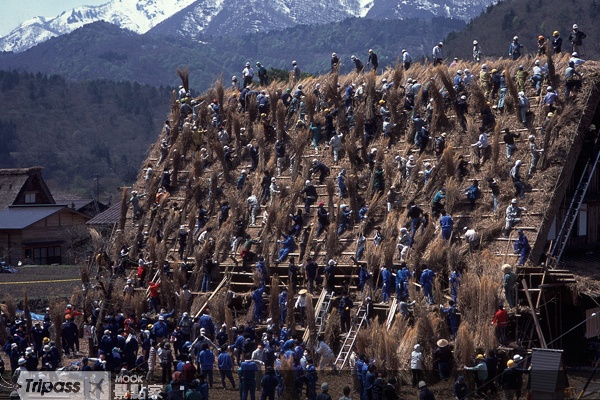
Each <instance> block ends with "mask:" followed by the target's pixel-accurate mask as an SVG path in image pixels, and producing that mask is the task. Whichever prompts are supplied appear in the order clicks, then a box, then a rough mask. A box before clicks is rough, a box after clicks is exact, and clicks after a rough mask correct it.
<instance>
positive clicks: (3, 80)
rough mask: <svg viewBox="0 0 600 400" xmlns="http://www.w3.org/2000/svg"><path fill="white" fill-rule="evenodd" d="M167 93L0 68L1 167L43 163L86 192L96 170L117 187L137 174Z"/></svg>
mask: <svg viewBox="0 0 600 400" xmlns="http://www.w3.org/2000/svg"><path fill="white" fill-rule="evenodd" d="M169 101H170V90H168V89H167V88H164V87H159V88H156V87H151V86H147V85H140V84H138V83H131V82H110V81H84V82H77V83H75V82H68V81H66V80H65V79H63V78H61V77H59V76H56V75H53V76H46V75H42V74H35V75H34V74H30V73H23V72H21V73H19V72H16V71H12V72H11V71H0V104H2V111H1V112H0V168H12V167H30V166H34V165H40V166H43V167H44V177H45V179H47V180H48V181H50V183H55V184H58V185H60V186H61V187H64V188H65V189H67V188H68V189H71V190H74V191H79V192H81V193H82V194H84V193H85V194H86V195H88V196H89V189H90V188H92V187H93V184H94V182H93V179H94V177H95V175H96V174H98V176H99V178H100V183H101V190H107V191H110V192H114V187H115V186H117V185H119V184H123V183H127V182H131V181H132V180H133V179H134V178H135V176H136V173H137V170H138V169H139V166H140V163H141V161H142V160H143V159H144V155H145V153H146V150H147V149H148V146H149V144H150V143H153V142H154V141H155V140H156V135H157V133H158V132H160V127H161V125H162V123H163V122H164V114H165V109H166V108H167V107H168V105H169Z"/></svg>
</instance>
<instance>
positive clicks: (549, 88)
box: [546, 86, 554, 92]
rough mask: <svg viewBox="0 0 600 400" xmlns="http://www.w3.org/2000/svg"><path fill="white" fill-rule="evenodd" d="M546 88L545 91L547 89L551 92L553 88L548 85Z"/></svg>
mask: <svg viewBox="0 0 600 400" xmlns="http://www.w3.org/2000/svg"><path fill="white" fill-rule="evenodd" d="M546 90H547V91H549V92H551V91H553V90H554V89H552V86H548V87H547V88H546Z"/></svg>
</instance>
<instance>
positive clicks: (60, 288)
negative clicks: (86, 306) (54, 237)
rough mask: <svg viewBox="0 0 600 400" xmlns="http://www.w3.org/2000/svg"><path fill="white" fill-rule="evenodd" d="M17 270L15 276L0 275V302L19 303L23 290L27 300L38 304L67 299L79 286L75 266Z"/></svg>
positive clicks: (42, 266)
mask: <svg viewBox="0 0 600 400" xmlns="http://www.w3.org/2000/svg"><path fill="white" fill-rule="evenodd" d="M17 270H18V272H17V273H16V274H0V302H3V301H6V299H12V300H13V301H14V302H15V303H19V301H21V300H22V299H23V293H24V290H25V289H27V297H28V298H29V300H36V302H39V303H43V302H46V301H49V300H51V299H54V298H68V297H70V296H71V294H72V293H73V289H74V288H75V287H78V286H80V284H81V281H80V279H79V266H77V265H27V266H22V267H18V268H17ZM32 311H41V310H32Z"/></svg>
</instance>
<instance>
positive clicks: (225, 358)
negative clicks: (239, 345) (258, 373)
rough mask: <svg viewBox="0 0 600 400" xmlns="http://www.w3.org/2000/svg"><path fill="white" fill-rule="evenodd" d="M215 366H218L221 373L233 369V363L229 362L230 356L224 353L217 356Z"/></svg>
mask: <svg viewBox="0 0 600 400" xmlns="http://www.w3.org/2000/svg"><path fill="white" fill-rule="evenodd" d="M217 364H218V366H219V370H221V371H231V370H232V369H233V361H232V360H231V355H230V354H229V353H228V352H226V351H224V352H223V353H221V354H219V358H218V359H217Z"/></svg>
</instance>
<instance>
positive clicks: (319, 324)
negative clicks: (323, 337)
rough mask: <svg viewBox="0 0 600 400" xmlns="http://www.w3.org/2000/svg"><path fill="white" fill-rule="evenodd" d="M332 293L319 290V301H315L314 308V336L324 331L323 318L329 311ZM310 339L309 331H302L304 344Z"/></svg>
mask: <svg viewBox="0 0 600 400" xmlns="http://www.w3.org/2000/svg"><path fill="white" fill-rule="evenodd" d="M332 295H333V292H328V291H327V289H325V288H323V290H321V294H320V295H319V299H318V300H317V305H316V306H315V328H316V332H315V336H313V337H317V336H319V334H320V333H322V332H323V330H324V329H325V318H327V314H329V311H330V309H331V299H332V297H333V296H332ZM309 338H310V330H309V329H306V330H305V331H304V336H303V337H302V340H303V341H304V343H308V339H309Z"/></svg>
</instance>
